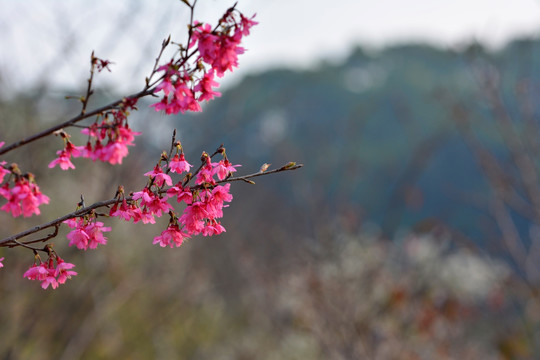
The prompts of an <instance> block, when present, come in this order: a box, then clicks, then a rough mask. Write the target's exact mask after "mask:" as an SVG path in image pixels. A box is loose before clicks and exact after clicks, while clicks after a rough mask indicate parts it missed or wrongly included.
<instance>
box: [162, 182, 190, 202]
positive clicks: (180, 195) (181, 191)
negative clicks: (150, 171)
mask: <svg viewBox="0 0 540 360" xmlns="http://www.w3.org/2000/svg"><path fill="white" fill-rule="evenodd" d="M167 195H169V196H170V197H176V201H177V202H182V201H183V202H185V203H186V204H188V205H189V204H191V203H192V202H193V194H192V193H191V190H190V189H189V186H187V187H185V188H184V187H182V183H181V182H179V183H178V184H176V185H175V186H173V187H171V188H170V189H168V190H167Z"/></svg>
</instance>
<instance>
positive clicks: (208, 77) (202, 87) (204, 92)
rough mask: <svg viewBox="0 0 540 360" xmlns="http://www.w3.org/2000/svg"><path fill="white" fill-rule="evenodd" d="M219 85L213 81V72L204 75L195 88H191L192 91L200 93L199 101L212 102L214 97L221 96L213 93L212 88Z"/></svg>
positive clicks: (215, 92)
mask: <svg viewBox="0 0 540 360" xmlns="http://www.w3.org/2000/svg"><path fill="white" fill-rule="evenodd" d="M218 86H219V83H218V82H217V81H214V72H213V71H209V72H207V73H205V74H204V76H203V78H202V79H201V81H199V83H198V84H197V85H195V87H194V88H193V90H194V91H198V92H200V93H201V95H199V99H198V100H199V101H203V100H206V101H209V100H212V99H213V98H214V97H215V96H218V97H219V96H221V93H220V92H217V91H214V89H212V87H218Z"/></svg>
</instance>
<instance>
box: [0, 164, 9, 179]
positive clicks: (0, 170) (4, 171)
mask: <svg viewBox="0 0 540 360" xmlns="http://www.w3.org/2000/svg"><path fill="white" fill-rule="evenodd" d="M4 165H6V162H5V161H0V183H2V182H3V181H4V176H6V175H7V174H9V173H10V172H9V170H7V169H5V168H4Z"/></svg>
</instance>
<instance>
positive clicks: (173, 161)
mask: <svg viewBox="0 0 540 360" xmlns="http://www.w3.org/2000/svg"><path fill="white" fill-rule="evenodd" d="M177 149H181V146H180V145H178V146H177ZM220 152H221V153H222V155H223V159H222V160H220V161H219V162H217V163H215V162H212V161H211V157H210V156H209V155H208V154H207V153H203V156H202V158H201V160H202V161H203V164H202V165H201V167H200V169H199V170H198V172H197V174H196V176H195V186H194V187H192V188H190V187H189V186H188V185H187V183H188V182H189V180H190V179H191V178H192V174H191V173H188V172H189V170H190V168H191V167H192V165H191V164H189V163H188V162H187V161H186V159H185V156H184V154H183V152H180V153H178V150H177V154H176V155H174V157H172V158H170V159H169V157H167V156H166V155H162V160H165V163H166V164H165V165H162V161H160V162H159V163H158V164H157V165H156V166H155V167H154V169H153V170H152V171H149V172H147V173H146V174H145V176H148V177H149V183H148V185H147V186H146V187H145V188H144V189H143V190H141V191H138V192H136V193H134V194H133V195H132V196H131V198H130V199H129V200H127V199H126V198H124V199H122V201H118V202H117V203H116V204H114V206H113V207H112V208H111V210H110V213H109V214H110V216H113V217H119V218H121V219H123V220H126V221H129V220H133V222H134V223H136V222H139V221H142V222H144V223H155V217H161V216H162V215H163V214H165V213H169V215H170V221H169V225H168V227H167V229H166V230H164V231H163V232H162V233H161V235H159V236H156V237H155V238H154V244H159V245H160V246H162V247H165V246H170V247H174V246H180V245H181V244H182V242H183V241H184V239H187V238H189V237H191V236H194V235H199V234H202V235H203V236H211V235H218V234H221V233H222V232H224V231H225V228H224V227H223V226H222V225H221V223H220V222H219V221H218V219H220V218H222V217H223V208H224V207H226V206H227V205H225V203H227V202H231V201H232V198H233V196H232V195H231V194H230V184H228V183H227V184H225V185H218V180H225V179H226V178H228V177H229V176H230V174H231V173H232V172H234V171H236V167H238V166H239V165H232V164H231V163H230V162H229V160H228V159H227V157H226V155H225V149H224V148H220ZM168 173H177V174H182V173H188V174H187V175H186V176H185V177H184V179H183V180H181V181H179V182H177V183H176V184H175V185H173V180H172V178H171V176H170V175H169V174H168ZM215 177H217V179H216V178H215ZM174 199H175V200H176V203H182V204H184V205H185V208H184V210H183V211H182V213H181V215H180V216H179V215H177V213H176V211H175V209H174V207H173V206H172V204H171V203H170V201H171V200H174Z"/></svg>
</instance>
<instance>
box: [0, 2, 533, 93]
mask: <svg viewBox="0 0 540 360" xmlns="http://www.w3.org/2000/svg"><path fill="white" fill-rule="evenodd" d="M233 2H234V0H231V1H229V0H227V1H225V0H199V6H198V8H197V12H196V18H198V19H200V20H202V21H208V22H210V21H215V20H216V19H217V18H218V17H219V16H220V15H221V13H222V12H223V11H224V10H225V9H226V8H227V7H228V6H230V5H231V4H232V3H233ZM237 8H238V9H240V10H241V11H243V12H244V13H245V14H246V15H250V14H252V13H254V12H256V13H257V17H256V19H257V20H258V21H259V22H260V24H259V25H258V26H257V27H255V28H254V29H253V32H252V35H251V36H250V37H249V38H248V39H247V41H246V44H245V46H246V48H248V50H249V51H248V52H247V53H246V54H244V55H242V57H241V58H240V68H239V70H238V71H237V74H229V75H228V76H227V77H226V79H225V81H226V82H227V81H228V82H231V81H234V80H233V79H238V78H240V77H241V75H242V74H246V73H249V72H256V71H261V70H264V69H266V68H269V67H277V66H289V67H291V66H301V67H309V66H313V65H314V64H316V63H318V62H319V61H321V59H325V60H331V59H341V58H343V57H344V56H346V54H347V53H348V51H350V49H351V48H352V47H353V46H354V45H357V44H360V45H368V46H369V47H375V48H379V47H382V46H384V45H386V44H394V43H403V42H406V41H410V40H413V41H415V42H418V41H424V42H429V43H434V44H440V45H442V46H460V45H463V44H465V43H467V42H469V41H471V40H473V39H474V40H479V41H482V42H484V43H486V44H487V45H489V46H491V47H499V46H501V45H503V44H504V43H505V42H506V41H508V40H509V39H511V38H513V37H515V36H519V35H524V34H525V35H537V34H538V33H539V32H540V0H536V1H534V0H512V1H511V0H452V1H436V0H408V1H399V0H378V1H373V0H369V1H368V0H356V1H354V0H328V1H317V0H311V1H307V0H272V1H270V0H239V1H238V6H237ZM186 10H187V8H186V7H185V6H183V5H182V4H181V3H180V1H179V0H114V1H111V0H93V1H83V0H69V1H68V0H0V34H1V35H0V39H1V41H0V87H1V89H0V94H2V93H4V94H5V93H6V91H9V89H14V90H23V89H24V88H25V87H26V86H28V85H29V84H32V83H35V82H36V81H39V80H42V81H52V82H53V83H54V84H56V85H67V86H70V85H71V86H76V85H77V84H78V85H79V87H81V86H83V85H84V81H85V78H86V76H87V73H88V59H89V56H90V53H91V51H92V50H96V55H98V56H99V57H102V58H106V59H109V60H112V61H114V62H115V65H114V66H113V73H111V74H105V75H103V77H102V78H100V80H99V81H103V82H105V83H109V84H111V85H114V86H115V87H116V88H119V89H120V91H128V90H132V91H135V90H137V89H139V88H140V86H141V85H142V83H143V81H144V77H145V76H146V75H147V72H148V71H149V70H150V68H151V66H152V63H153V59H154V58H155V56H156V54H157V51H158V50H159V47H160V43H161V40H162V39H163V38H165V37H166V36H167V35H168V34H169V33H173V40H174V39H176V40H178V41H182V40H183V37H182V36H178V35H177V36H175V34H179V35H184V34H185V31H184V30H185V21H186Z"/></svg>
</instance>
